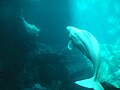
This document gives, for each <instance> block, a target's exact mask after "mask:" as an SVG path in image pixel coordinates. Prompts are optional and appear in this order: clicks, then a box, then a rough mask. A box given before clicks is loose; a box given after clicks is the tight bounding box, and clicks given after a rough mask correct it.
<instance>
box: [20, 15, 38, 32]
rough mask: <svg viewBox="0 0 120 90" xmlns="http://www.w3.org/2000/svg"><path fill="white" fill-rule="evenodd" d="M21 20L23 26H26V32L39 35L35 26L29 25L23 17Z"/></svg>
mask: <svg viewBox="0 0 120 90" xmlns="http://www.w3.org/2000/svg"><path fill="white" fill-rule="evenodd" d="M21 18H22V20H23V23H24V25H25V26H26V30H27V32H29V33H33V34H38V33H39V31H40V29H39V28H37V27H36V26H35V25H31V24H29V23H28V22H27V21H26V20H25V19H24V18H23V17H21Z"/></svg>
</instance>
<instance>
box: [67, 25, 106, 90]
mask: <svg viewBox="0 0 120 90" xmlns="http://www.w3.org/2000/svg"><path fill="white" fill-rule="evenodd" d="M66 29H67V32H68V34H69V38H70V41H69V43H68V49H69V50H72V49H73V48H74V47H76V48H77V49H78V50H80V51H81V52H82V53H83V54H84V55H85V56H86V57H87V58H88V59H89V60H90V61H91V62H92V64H93V67H94V75H93V77H92V78H90V79H85V80H80V81H76V82H75V83H76V84H78V85H80V86H83V87H87V88H93V89H94V90H104V88H103V87H102V85H101V84H100V82H99V80H98V78H97V76H98V71H99V66H100V47H99V43H98V41H97V39H96V38H95V37H94V36H93V35H92V34H91V33H90V32H88V31H86V30H81V29H78V28H76V27H73V26H67V27H66Z"/></svg>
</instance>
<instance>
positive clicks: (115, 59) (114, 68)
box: [99, 43, 120, 88]
mask: <svg viewBox="0 0 120 90" xmlns="http://www.w3.org/2000/svg"><path fill="white" fill-rule="evenodd" d="M101 47H102V52H101V55H102V64H101V68H100V71H99V72H100V73H99V75H100V79H101V82H107V83H108V84H111V85H113V86H115V87H117V88H120V51H119V50H120V47H119V45H118V43H117V44H114V45H108V44H103V45H101Z"/></svg>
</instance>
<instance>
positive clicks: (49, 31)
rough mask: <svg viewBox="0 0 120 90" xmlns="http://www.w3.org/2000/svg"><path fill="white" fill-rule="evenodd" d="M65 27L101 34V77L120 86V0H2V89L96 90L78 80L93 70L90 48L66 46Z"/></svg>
mask: <svg viewBox="0 0 120 90" xmlns="http://www.w3.org/2000/svg"><path fill="white" fill-rule="evenodd" d="M67 26H74V27H76V28H79V29H83V30H86V31H88V32H90V33H91V34H92V35H93V36H94V37H95V38H96V39H97V41H98V42H99V44H100V48H101V52H100V54H101V61H100V62H101V63H102V64H101V65H102V66H101V67H100V70H99V71H100V73H99V76H98V77H99V79H100V82H101V84H102V85H103V87H104V89H105V90H119V89H116V88H120V78H119V77H120V70H119V68H120V66H119V64H120V61H119V58H120V51H119V50H120V47H119V46H120V0H14V1H13V0H1V1H0V90H92V89H88V88H85V87H81V86H79V85H76V84H75V83H74V82H75V81H77V80H82V79H86V78H90V77H91V76H92V75H93V73H94V69H93V66H92V65H91V62H89V61H90V60H88V59H89V58H90V57H89V58H86V57H84V56H85V54H89V53H91V52H92V51H91V52H89V50H88V49H87V50H84V48H86V47H87V45H86V44H85V43H84V44H85V45H84V44H83V45H81V46H83V48H82V49H83V50H81V51H83V52H84V51H86V52H84V53H81V52H80V51H79V49H76V48H75V49H73V51H70V50H68V48H67V45H68V42H69V39H70V38H69V35H68V32H67V30H66V27H67ZM83 40H84V39H83ZM82 42H84V41H82ZM89 45H91V44H89ZM89 45H88V46H89ZM73 47H74V45H73ZM91 47H92V48H94V47H93V46H91ZM95 50H96V48H95ZM87 52H88V53H87ZM93 52H94V50H93ZM88 56H89V55H88ZM103 71H104V72H103Z"/></svg>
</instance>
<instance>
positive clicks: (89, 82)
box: [75, 78, 104, 90]
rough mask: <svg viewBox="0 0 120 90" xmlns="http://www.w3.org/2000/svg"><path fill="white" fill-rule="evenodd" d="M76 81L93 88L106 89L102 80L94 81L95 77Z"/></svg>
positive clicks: (95, 89) (96, 89) (97, 89)
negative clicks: (101, 82)
mask: <svg viewBox="0 0 120 90" xmlns="http://www.w3.org/2000/svg"><path fill="white" fill-rule="evenodd" d="M75 83H76V84H78V85H80V86H83V87H86V88H93V89H94V90H104V88H103V87H102V85H101V84H100V82H98V81H94V78H90V79H85V80H80V81H76V82H75Z"/></svg>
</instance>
